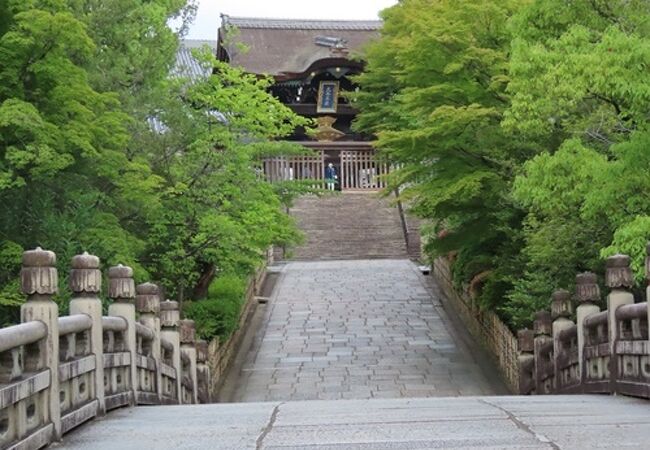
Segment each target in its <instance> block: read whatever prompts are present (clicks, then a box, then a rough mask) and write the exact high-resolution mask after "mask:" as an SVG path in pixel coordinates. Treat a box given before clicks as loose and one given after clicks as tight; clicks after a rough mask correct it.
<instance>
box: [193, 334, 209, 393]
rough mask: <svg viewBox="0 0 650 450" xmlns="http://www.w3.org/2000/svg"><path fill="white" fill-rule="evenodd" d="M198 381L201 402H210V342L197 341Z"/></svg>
mask: <svg viewBox="0 0 650 450" xmlns="http://www.w3.org/2000/svg"><path fill="white" fill-rule="evenodd" d="M196 383H197V398H198V400H199V403H204V404H205V403H210V401H211V400H212V399H211V396H210V366H209V365H208V343H207V342H206V341H197V343H196Z"/></svg>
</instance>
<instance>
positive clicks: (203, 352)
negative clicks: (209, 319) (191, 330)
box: [196, 341, 208, 363]
mask: <svg viewBox="0 0 650 450" xmlns="http://www.w3.org/2000/svg"><path fill="white" fill-rule="evenodd" d="M196 360H197V361H198V362H200V363H204V362H207V361H208V343H207V342H206V341H196Z"/></svg>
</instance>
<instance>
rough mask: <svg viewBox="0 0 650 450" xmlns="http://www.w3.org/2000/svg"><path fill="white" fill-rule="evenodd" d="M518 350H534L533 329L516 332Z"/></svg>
mask: <svg viewBox="0 0 650 450" xmlns="http://www.w3.org/2000/svg"><path fill="white" fill-rule="evenodd" d="M517 342H518V344H519V351H520V352H526V353H532V352H533V351H534V342H535V332H534V331H533V330H528V329H525V330H519V331H518V332H517Z"/></svg>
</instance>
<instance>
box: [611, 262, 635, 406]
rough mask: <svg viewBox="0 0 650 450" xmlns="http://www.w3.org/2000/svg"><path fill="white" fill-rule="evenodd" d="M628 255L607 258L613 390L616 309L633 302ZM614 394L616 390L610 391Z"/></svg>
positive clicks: (615, 374) (616, 326)
mask: <svg viewBox="0 0 650 450" xmlns="http://www.w3.org/2000/svg"><path fill="white" fill-rule="evenodd" d="M630 262H631V260H630V257H629V256H627V255H615V256H610V257H609V258H607V263H606V267H607V269H606V272H605V284H606V285H607V287H608V288H610V289H611V291H610V293H609V295H608V296H607V328H608V330H609V349H610V358H609V375H610V381H611V382H612V384H611V385H612V390H613V391H615V389H614V386H615V385H616V383H615V382H614V381H615V380H616V378H617V377H618V356H617V355H616V340H617V339H618V322H617V321H616V310H617V309H618V308H619V307H620V306H623V305H629V304H632V303H634V295H633V294H632V293H631V292H630V290H629V289H630V288H631V287H632V286H634V276H633V275H632V269H631V268H630ZM612 393H613V394H615V393H616V392H612Z"/></svg>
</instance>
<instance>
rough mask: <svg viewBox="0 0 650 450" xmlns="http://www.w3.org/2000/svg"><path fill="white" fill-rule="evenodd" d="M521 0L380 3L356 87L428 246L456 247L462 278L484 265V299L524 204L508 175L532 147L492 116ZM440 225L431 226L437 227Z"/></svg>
mask: <svg viewBox="0 0 650 450" xmlns="http://www.w3.org/2000/svg"><path fill="white" fill-rule="evenodd" d="M523 3H524V2H521V1H501V2H486V1H478V0H477V1H462V2H460V1H430V0H406V1H403V2H400V3H399V4H398V5H396V6H394V7H392V8H390V9H388V10H386V11H384V13H383V15H384V20H385V25H384V28H383V30H382V35H381V39H379V40H378V41H377V42H376V43H373V44H371V45H370V46H369V48H368V50H367V55H366V56H367V60H368V64H367V67H366V71H365V72H364V74H362V75H361V76H359V78H358V81H359V83H360V85H361V92H360V93H358V94H357V95H355V96H354V98H355V100H356V102H357V105H358V106H359V107H360V109H361V113H360V115H359V118H358V120H357V122H356V127H357V128H358V129H360V130H363V131H366V132H371V133H375V134H376V135H377V136H378V141H377V146H378V147H379V149H380V151H381V154H382V155H383V156H384V157H386V158H388V159H389V160H390V161H391V162H393V163H395V164H397V165H399V167H400V168H399V169H398V170H396V171H395V172H394V173H393V174H392V177H391V178H390V180H389V181H390V189H391V190H393V189H396V188H399V189H400V192H401V198H402V200H404V201H405V202H407V203H408V204H409V206H410V209H411V211H412V212H414V213H415V214H417V215H419V216H420V217H422V218H425V219H430V220H431V221H433V223H434V227H433V228H432V230H431V232H430V233H429V235H428V236H427V240H428V242H429V244H428V250H429V254H430V256H431V257H435V256H438V255H441V254H446V253H448V252H451V251H454V252H456V253H457V255H458V257H457V259H456V264H455V278H456V281H457V282H458V283H459V284H461V283H465V282H470V281H471V280H472V279H473V278H474V277H475V276H476V275H478V274H480V273H485V272H486V271H488V272H490V273H491V275H490V276H489V277H488V278H487V283H486V286H485V287H484V290H483V294H484V295H483V298H482V300H483V302H484V304H486V305H492V304H494V303H498V302H500V301H501V299H502V298H503V294H504V293H505V291H506V290H507V289H508V288H509V283H508V282H507V280H506V279H505V277H504V276H502V275H501V274H500V273H499V271H500V270H505V269H504V268H505V267H507V266H508V264H511V263H510V262H508V260H509V259H510V260H511V259H512V258H514V257H515V255H516V254H517V249H518V233H519V229H520V221H521V217H522V213H521V212H520V211H519V210H518V209H517V208H516V207H515V205H513V203H512V201H511V199H510V197H509V190H510V183H511V181H512V179H513V177H514V175H515V173H516V170H517V168H518V166H519V164H520V163H521V161H523V160H525V159H526V158H527V157H528V156H529V155H530V154H533V153H534V152H535V151H536V147H535V146H534V145H531V144H529V143H527V142H526V141H524V140H523V139H521V138H520V137H519V136H518V134H517V133H516V132H515V133H506V132H505V131H504V129H503V128H502V127H501V120H502V119H503V114H504V112H505V111H506V110H507V108H508V107H509V106H510V101H509V97H508V95H507V92H506V87H507V85H508V63H509V61H508V52H509V47H510V34H509V31H508V27H507V24H508V20H509V19H510V17H511V16H512V15H513V14H514V13H515V12H516V11H517V10H518V8H519V7H520V6H521V4H523ZM443 231H444V233H441V232H443Z"/></svg>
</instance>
